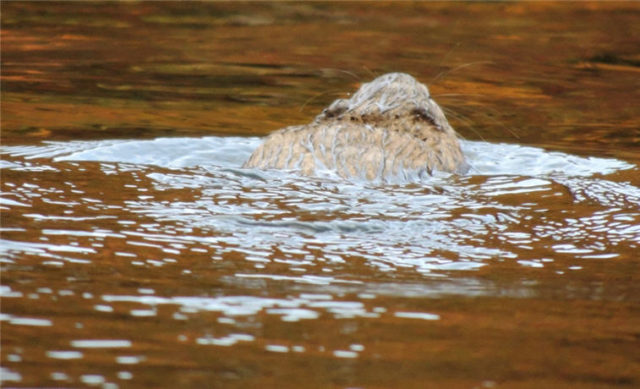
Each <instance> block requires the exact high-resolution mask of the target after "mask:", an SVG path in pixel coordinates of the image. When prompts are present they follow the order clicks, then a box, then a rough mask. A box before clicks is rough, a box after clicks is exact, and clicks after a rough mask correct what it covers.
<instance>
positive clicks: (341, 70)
mask: <svg viewBox="0 0 640 389" xmlns="http://www.w3.org/2000/svg"><path fill="white" fill-rule="evenodd" d="M324 69H325V70H332V71H334V72H338V73H344V74H346V75H349V76H351V77H352V78H353V79H354V80H356V81H361V80H362V78H361V77H359V76H358V75H357V74H355V73H353V72H350V71H348V70H344V69H338V68H324Z"/></svg>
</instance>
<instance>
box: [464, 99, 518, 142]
mask: <svg viewBox="0 0 640 389" xmlns="http://www.w3.org/2000/svg"><path fill="white" fill-rule="evenodd" d="M478 104H479V105H481V106H482V109H483V110H485V111H489V112H490V113H492V114H494V115H500V114H501V112H500V111H498V110H497V109H495V108H492V107H490V106H488V105H486V104H483V103H478ZM457 108H459V109H467V111H469V110H470V109H471V108H469V107H465V106H464V105H460V106H458V107H457ZM484 117H486V118H489V119H490V120H491V121H492V122H493V123H494V124H497V125H498V126H500V127H501V128H502V129H504V130H506V131H507V132H508V133H509V134H511V135H512V136H513V137H514V138H516V139H520V136H519V135H518V133H516V132H515V131H514V130H513V129H512V128H510V127H507V126H506V125H505V124H504V122H503V121H502V120H499V119H496V118H495V117H493V116H490V115H488V114H485V115H484Z"/></svg>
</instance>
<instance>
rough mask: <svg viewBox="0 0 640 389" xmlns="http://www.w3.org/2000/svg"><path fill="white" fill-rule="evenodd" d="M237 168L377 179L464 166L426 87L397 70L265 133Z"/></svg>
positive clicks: (450, 130) (451, 133)
mask: <svg viewBox="0 0 640 389" xmlns="http://www.w3.org/2000/svg"><path fill="white" fill-rule="evenodd" d="M244 166H245V167H254V168H260V169H291V170H297V171H300V172H301V173H302V174H304V175H313V174H315V173H317V172H318V171H321V170H330V171H334V172H335V173H336V174H338V175H339V176H341V177H344V178H364V179H367V180H383V181H388V180H394V179H395V178H399V179H403V180H406V179H410V178H412V177H421V176H423V175H425V174H431V173H432V172H433V171H435V170H437V171H443V172H451V173H464V172H466V170H467V169H468V165H467V163H466V162H465V159H464V155H463V154H462V150H461V149H460V143H459V141H458V138H457V137H456V133H455V131H454V130H453V128H452V127H451V126H450V125H449V122H448V121H447V119H446V118H445V116H444V113H443V112H442V110H441V109H440V107H439V106H438V104H437V103H436V102H435V101H433V99H431V96H430V95H429V90H428V88H427V87H426V86H425V85H424V84H421V83H420V82H418V81H417V80H416V79H415V78H413V77H411V76H410V75H408V74H404V73H389V74H385V75H383V76H380V77H378V78H376V79H375V80H373V81H372V82H369V83H366V84H364V85H362V87H361V88H360V89H359V90H358V91H357V92H356V93H355V94H354V95H353V96H352V97H351V98H350V99H348V100H347V99H338V100H336V101H334V102H333V103H332V104H331V105H330V106H329V107H328V108H327V109H325V110H324V111H323V112H322V113H321V114H320V115H318V116H317V117H316V118H315V120H314V121H313V122H312V123H310V124H307V125H301V126H292V127H287V128H284V129H281V130H279V131H276V132H274V133H272V134H270V135H269V136H268V137H267V138H266V139H265V141H264V143H262V144H261V145H260V146H259V147H258V148H257V149H256V150H255V151H254V152H253V154H252V155H251V157H249V159H248V160H247V162H246V163H245V164H244Z"/></svg>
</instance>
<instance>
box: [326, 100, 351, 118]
mask: <svg viewBox="0 0 640 389" xmlns="http://www.w3.org/2000/svg"><path fill="white" fill-rule="evenodd" d="M347 109H349V101H348V100H345V99H338V100H336V101H334V102H333V103H331V105H330V106H329V107H328V108H325V110H324V111H322V116H324V117H326V118H333V117H336V116H340V115H342V114H343V113H344V112H345V111H346V110H347Z"/></svg>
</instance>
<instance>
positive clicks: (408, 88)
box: [316, 73, 455, 140]
mask: <svg viewBox="0 0 640 389" xmlns="http://www.w3.org/2000/svg"><path fill="white" fill-rule="evenodd" d="M325 120H348V121H352V122H354V121H357V122H361V123H365V124H373V125H375V126H379V127H385V128H388V129H390V130H396V131H403V132H409V133H411V134H412V135H415V136H416V137H418V138H420V139H423V140H425V139H426V138H429V137H431V136H434V135H435V134H437V133H438V132H441V133H443V134H442V135H445V134H446V135H447V136H451V135H454V136H455V132H454V130H453V128H452V127H451V125H449V122H448V121H447V119H446V117H445V116H444V113H443V112H442V109H441V108H440V106H439V105H438V104H437V103H436V102H435V101H434V100H433V99H432V98H431V95H430V93H429V89H428V88H427V86H426V85H424V84H421V83H420V82H419V81H417V80H416V79H415V78H413V77H411V76H410V75H408V74H405V73H388V74H385V75H383V76H380V77H378V78H376V79H375V80H373V81H371V82H368V83H365V84H363V85H362V86H361V87H360V89H358V91H357V92H356V93H355V94H354V95H353V96H351V98H350V99H338V100H336V101H334V102H333V104H331V105H330V106H329V107H328V108H326V109H325V110H324V111H322V113H321V114H320V115H318V116H317V117H316V121H325ZM399 123H403V124H404V125H402V126H398V124H399ZM406 123H411V124H410V125H407V124H406Z"/></svg>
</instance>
